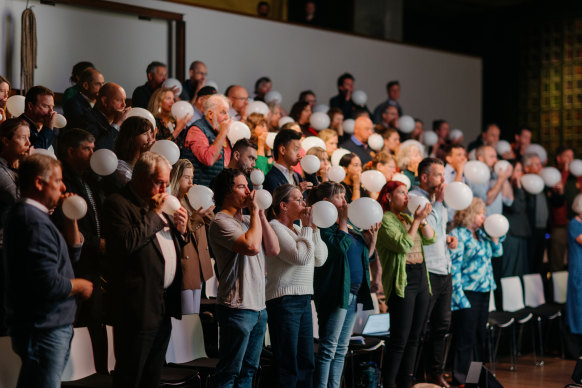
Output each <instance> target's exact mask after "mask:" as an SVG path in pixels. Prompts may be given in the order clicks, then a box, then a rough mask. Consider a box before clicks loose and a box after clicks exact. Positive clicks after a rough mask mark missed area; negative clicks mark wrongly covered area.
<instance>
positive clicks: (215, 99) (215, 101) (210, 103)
mask: <svg viewBox="0 0 582 388" xmlns="http://www.w3.org/2000/svg"><path fill="white" fill-rule="evenodd" d="M220 104H224V105H226V107H227V108H230V100H229V99H228V98H227V97H226V96H225V95H224V94H213V95H212V96H210V97H208V99H207V100H206V102H205V103H204V114H207V113H208V112H209V111H213V112H214V111H215V110H216V108H217V107H218V106H219V105H220Z"/></svg>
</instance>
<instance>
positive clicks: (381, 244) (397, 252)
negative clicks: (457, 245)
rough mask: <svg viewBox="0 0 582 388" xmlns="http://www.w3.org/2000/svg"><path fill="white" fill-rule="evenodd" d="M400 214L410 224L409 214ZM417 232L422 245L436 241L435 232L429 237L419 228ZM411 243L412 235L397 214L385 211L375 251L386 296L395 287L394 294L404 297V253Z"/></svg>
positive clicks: (387, 296)
mask: <svg viewBox="0 0 582 388" xmlns="http://www.w3.org/2000/svg"><path fill="white" fill-rule="evenodd" d="M400 215H401V216H402V217H404V218H405V219H406V220H407V221H408V222H409V223H411V224H412V217H411V216H409V215H408V214H405V213H401V214H400ZM418 233H419V234H420V238H421V242H422V245H430V244H433V243H434V242H435V241H436V232H435V233H434V235H433V236H432V237H431V238H426V237H424V236H423V235H422V233H421V232H420V229H419V230H418ZM413 245H414V241H413V239H412V237H410V235H409V234H408V231H407V230H406V227H405V226H404V224H403V223H402V222H401V221H400V219H399V218H398V216H397V215H396V214H394V213H392V212H391V211H387V212H385V213H384V216H383V217H382V226H381V227H380V230H379V231H378V240H377V242H376V252H378V256H379V258H380V263H382V287H384V294H385V295H386V298H389V297H390V294H391V293H392V288H394V289H395V291H396V295H398V296H399V297H401V298H404V289H405V288H406V285H407V280H406V255H407V254H408V252H410V250H411V249H412V246H413ZM422 257H423V260H424V250H422ZM427 278H428V271H427ZM429 289H430V282H429Z"/></svg>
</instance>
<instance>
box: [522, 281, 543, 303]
mask: <svg viewBox="0 0 582 388" xmlns="http://www.w3.org/2000/svg"><path fill="white" fill-rule="evenodd" d="M523 288H524V290H525V305H526V306H528V307H538V306H541V305H543V304H545V303H546V297H545V296H544V283H543V282H542V277H541V276H540V274H539V273H534V274H529V275H523Z"/></svg>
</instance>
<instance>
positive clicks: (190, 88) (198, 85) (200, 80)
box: [180, 61, 208, 105]
mask: <svg viewBox="0 0 582 388" xmlns="http://www.w3.org/2000/svg"><path fill="white" fill-rule="evenodd" d="M207 75H208V70H207V69H206V65H205V64H204V62H202V61H194V62H192V63H191V64H190V78H189V79H187V80H185V81H184V82H183V83H182V93H181V94H180V99H182V100H184V101H189V102H190V103H191V104H192V105H194V103H195V102H196V99H197V97H198V92H199V91H200V89H202V88H203V87H204V84H205V83H206V76H207Z"/></svg>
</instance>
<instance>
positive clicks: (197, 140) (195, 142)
mask: <svg viewBox="0 0 582 388" xmlns="http://www.w3.org/2000/svg"><path fill="white" fill-rule="evenodd" d="M229 107H230V105H229V101H228V99H227V98H226V97H225V96H224V95H222V94H215V95H212V96H210V97H208V100H206V104H204V117H202V118H201V119H200V120H198V121H195V122H194V124H192V126H191V127H190V128H189V129H188V134H187V135H186V141H185V147H186V149H187V150H190V151H191V152H192V158H191V159H190V161H191V162H192V164H193V165H194V171H196V174H194V184H196V185H204V186H208V185H209V184H210V181H211V180H212V179H213V178H214V177H215V176H217V175H218V173H220V172H221V171H222V170H224V168H225V167H227V166H228V163H229V162H230V155H231V153H232V146H231V144H230V142H229V140H228V139H227V137H226V135H227V134H228V129H229V128H230V124H231V123H232V119H231V118H229V115H228V110H229Z"/></svg>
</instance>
